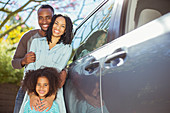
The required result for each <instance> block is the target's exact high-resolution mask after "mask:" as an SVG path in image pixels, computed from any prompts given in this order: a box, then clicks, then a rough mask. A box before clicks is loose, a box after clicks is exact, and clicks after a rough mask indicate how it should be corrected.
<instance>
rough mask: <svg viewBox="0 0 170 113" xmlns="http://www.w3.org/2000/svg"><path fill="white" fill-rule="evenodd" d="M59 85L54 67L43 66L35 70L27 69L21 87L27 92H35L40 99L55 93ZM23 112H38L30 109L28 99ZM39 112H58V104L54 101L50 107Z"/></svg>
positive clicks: (57, 74) (59, 81)
mask: <svg viewBox="0 0 170 113" xmlns="http://www.w3.org/2000/svg"><path fill="white" fill-rule="evenodd" d="M60 85H61V80H60V78H59V73H58V71H57V70H56V69H55V68H52V67H44V68H40V69H37V70H31V71H28V72H27V73H26V75H25V77H24V79H23V82H22V88H23V90H25V91H28V93H30V94H31V93H33V94H36V95H37V96H38V97H39V98H40V100H41V101H43V99H45V98H46V97H48V96H51V95H52V94H56V93H57V91H58V89H59V87H61V86H60ZM24 113H40V112H39V111H35V109H33V110H31V107H30V100H28V101H27V102H26V104H25V106H24ZM41 113H59V106H58V104H57V103H56V102H55V101H54V102H53V105H52V107H51V109H50V110H49V111H48V112H46V110H44V111H43V112H41Z"/></svg>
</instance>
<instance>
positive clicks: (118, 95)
mask: <svg viewBox="0 0 170 113" xmlns="http://www.w3.org/2000/svg"><path fill="white" fill-rule="evenodd" d="M137 1H140V3H141V5H140V4H139V3H138V4H137V3H134V2H137ZM142 1H143V2H144V3H142ZM151 1H152V0H149V1H147V0H107V1H105V2H104V4H106V5H104V4H103V6H101V9H99V10H98V11H96V12H95V13H94V14H93V15H91V16H90V17H89V18H88V19H89V20H85V23H83V24H82V25H81V27H80V28H79V29H77V31H76V34H75V40H76V38H77V39H78V40H79V44H78V46H79V47H78V48H76V50H75V54H74V57H73V63H71V64H70V65H69V70H68V78H67V80H66V84H65V86H64V96H65V102H66V108H67V112H68V113H114V112H117V113H162V112H163V113H169V112H170V109H169V107H168V106H170V91H169V88H170V84H169V82H168V81H169V78H170V76H169V73H170V69H169V66H170V40H168V39H169V37H170V13H169V14H166V15H164V14H163V16H160V17H159V16H156V18H158V19H156V18H155V17H154V18H152V19H151V20H149V21H147V22H146V23H147V24H146V23H144V24H143V25H142V24H141V25H140V26H138V27H136V26H137V23H135V22H138V19H135V18H131V17H135V14H137V15H139V14H138V13H140V12H141V11H138V10H139V9H140V10H141V9H142V10H143V9H144V10H145V9H147V8H148V7H145V6H143V4H144V5H147V2H151ZM156 1H158V3H163V4H164V5H165V4H166V3H169V1H168V0H163V1H160V0H156ZM132 3H133V5H132ZM158 3H157V5H154V6H151V7H150V8H153V7H155V6H158ZM134 4H135V5H136V4H137V6H139V7H138V8H137V9H136V10H137V12H136V13H135V11H132V9H130V8H131V7H133V9H135V8H136V6H135V5H134ZM141 7H142V8H141ZM161 7H162V6H161ZM161 7H160V8H161ZM158 9H159V8H158ZM147 10H148V9H147ZM151 10H153V9H151ZM159 10H160V9H159ZM169 10H170V8H169V9H167V10H166V12H167V11H169ZM149 11H150V9H149ZM164 11H165V9H164ZM131 12H132V13H134V14H132V13H131ZM97 17H98V18H97ZM137 18H138V17H137ZM96 20H97V21H96ZM94 21H95V22H94ZM133 21H134V22H133ZM91 22H92V23H91ZM93 22H94V23H93ZM131 24H132V25H131ZM101 28H102V29H101ZM89 29H91V31H90V30H89ZM103 31H104V32H103ZM124 34H125V35H124ZM96 40H98V41H96ZM104 40H105V41H106V40H107V41H106V42H105V41H104ZM73 41H74V40H73ZM94 42H95V43H94ZM103 42H104V43H103ZM74 44H76V43H74ZM91 48H95V49H91Z"/></svg>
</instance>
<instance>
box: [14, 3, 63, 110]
mask: <svg viewBox="0 0 170 113" xmlns="http://www.w3.org/2000/svg"><path fill="white" fill-rule="evenodd" d="M37 14H38V24H39V26H40V28H41V29H35V30H30V31H28V32H27V33H25V34H24V35H23V36H22V38H21V39H20V42H19V44H18V47H17V49H16V51H15V54H14V57H13V60H12V66H13V68H14V69H22V68H23V67H24V66H27V65H28V64H29V63H32V62H35V54H34V52H29V49H30V45H31V42H32V40H33V39H34V38H41V37H44V36H45V35H46V31H47V29H48V26H49V24H50V22H51V18H52V16H53V15H54V9H53V8H52V7H51V6H50V5H42V6H41V7H40V8H39V9H38V11H37ZM61 74H62V75H63V74H64V75H66V72H65V71H62V73H61ZM24 95H25V92H24V91H22V89H21V88H20V89H19V91H18V94H17V97H16V100H15V107H14V113H19V110H20V107H21V104H22V101H23V98H24ZM54 98H55V97H51V98H48V99H46V100H45V101H44V103H41V104H40V101H39V99H38V98H37V96H35V95H34V94H30V106H31V109H33V107H34V109H35V110H39V111H43V110H45V109H46V108H47V107H48V110H49V109H50V108H51V106H52V102H53V99H54ZM37 103H39V106H37V105H36V104H37ZM42 104H44V106H43V107H42V106H41V105H42ZM32 106H33V107H32Z"/></svg>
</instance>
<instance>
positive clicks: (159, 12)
mask: <svg viewBox="0 0 170 113" xmlns="http://www.w3.org/2000/svg"><path fill="white" fill-rule="evenodd" d="M152 3H154V5H150V4H152ZM169 4H170V1H169V0H129V3H128V6H127V7H128V8H127V16H126V17H127V18H126V24H125V32H126V33H127V32H130V31H132V30H134V29H136V28H138V27H141V26H142V25H144V24H146V23H148V22H151V21H152V20H154V19H156V18H159V17H161V16H163V15H164V14H166V13H168V12H170V7H169Z"/></svg>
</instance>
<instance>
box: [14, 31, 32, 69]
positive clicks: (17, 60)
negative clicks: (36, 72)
mask: <svg viewBox="0 0 170 113" xmlns="http://www.w3.org/2000/svg"><path fill="white" fill-rule="evenodd" d="M32 34H33V33H31V31H29V32H27V33H25V34H24V35H23V36H22V37H21V39H20V41H19V44H18V46H17V48H16V51H15V54H14V56H13V59H12V67H13V68H14V69H22V68H23V67H24V66H25V65H26V64H29V63H31V62H34V61H35V54H34V53H32V52H31V53H27V43H28V40H29V39H30V38H31V37H32Z"/></svg>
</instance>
